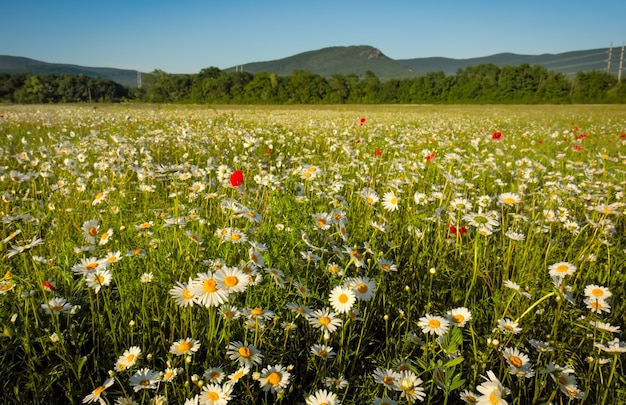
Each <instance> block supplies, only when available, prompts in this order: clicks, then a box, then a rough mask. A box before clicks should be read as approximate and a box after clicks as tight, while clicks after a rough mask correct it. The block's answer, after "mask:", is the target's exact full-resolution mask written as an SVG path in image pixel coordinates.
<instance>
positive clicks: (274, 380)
mask: <svg viewBox="0 0 626 405" xmlns="http://www.w3.org/2000/svg"><path fill="white" fill-rule="evenodd" d="M280 380H281V377H280V374H278V373H277V372H276V371H272V372H271V373H270V375H268V376H267V382H268V383H270V384H271V385H272V386H274V387H275V386H277V385H278V384H279V383H280Z"/></svg>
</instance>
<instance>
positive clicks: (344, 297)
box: [337, 294, 349, 304]
mask: <svg viewBox="0 0 626 405" xmlns="http://www.w3.org/2000/svg"><path fill="white" fill-rule="evenodd" d="M337 300H338V301H339V302H340V303H342V304H345V303H347V302H348V300H349V298H348V295H347V294H341V295H339V297H338V298H337Z"/></svg>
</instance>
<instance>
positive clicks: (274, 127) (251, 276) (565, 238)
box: [0, 106, 626, 404]
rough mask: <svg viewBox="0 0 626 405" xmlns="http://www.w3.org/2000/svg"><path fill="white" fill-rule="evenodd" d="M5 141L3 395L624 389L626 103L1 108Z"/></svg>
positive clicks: (320, 396) (434, 398)
mask: <svg viewBox="0 0 626 405" xmlns="http://www.w3.org/2000/svg"><path fill="white" fill-rule="evenodd" d="M362 118H365V120H363V119H362ZM497 132H499V133H500V134H501V136H498V135H497V134H496V133H497ZM0 137H1V139H2V140H3V143H2V146H1V147H0V184H1V185H2V186H1V190H2V192H1V194H2V202H1V203H0V218H1V224H0V237H1V238H2V239H3V241H2V247H1V248H2V251H1V252H0V253H1V254H2V255H3V258H2V261H1V262H0V276H3V275H4V277H3V279H2V281H0V323H1V324H2V327H3V336H2V338H1V339H2V342H1V343H2V351H0V365H1V366H2V369H3V370H4V371H5V373H4V378H3V379H2V383H1V389H0V398H1V399H2V403H7V404H11V403H15V404H17V403H20V404H23V403H33V404H40V403H81V402H101V403H116V404H124V403H141V404H148V403H170V404H181V403H221V404H223V403H227V402H228V403H235V404H270V403H272V404H273V403H284V404H292V403H304V402H305V401H307V403H309V404H316V403H317V404H320V403H322V402H324V401H325V402H327V403H333V401H334V403H339V402H341V403H343V404H364V403H372V402H373V403H388V404H392V403H416V402H423V403H428V404H452V403H462V402H463V401H465V402H470V403H471V402H472V401H478V400H480V401H487V402H481V403H505V402H504V401H506V402H507V403H513V404H528V403H537V404H543V403H570V402H575V403H594V404H595V403H603V404H604V403H606V404H609V403H619V402H620V401H624V400H626V392H625V390H624V389H623V388H621V387H622V386H623V384H624V383H625V382H626V380H625V378H624V371H625V370H624V365H623V362H622V356H621V353H623V352H624V351H626V347H625V346H626V343H624V342H623V341H622V340H621V339H622V334H623V330H622V329H623V326H624V320H625V319H624V313H625V312H624V310H625V304H624V302H623V301H622V299H621V298H622V296H623V294H624V285H625V281H626V277H625V275H624V273H623V269H624V267H625V266H626V259H625V252H626V241H625V240H624V237H623V235H624V231H625V230H626V229H625V222H624V217H623V215H624V213H625V212H626V209H625V207H626V203H625V201H624V193H623V188H624V184H625V182H626V175H625V169H624V168H625V167H626V165H625V164H626V151H625V148H626V109H624V107H621V106H611V107H604V106H594V107H572V106H568V107H559V106H552V107H542V106H536V107H514V106H513V107H495V106H493V107H490V106H483V107H468V108H460V107H445V108H442V107H436V108H435V107H428V106H424V107H409V106H398V107H393V108H391V107H380V106H372V107H367V108H365V107H358V108H357V107H354V108H348V107H345V106H344V107H340V108H339V107H338V108H337V109H332V108H324V109H321V108H320V109H309V108H302V107H300V108H281V109H269V108H259V107H257V108H231V109H221V108H218V109H212V108H201V107H169V106H110V107H100V106H99V107H97V108H95V107H94V108H91V107H83V106H37V107H32V106H31V107H19V106H10V107H6V106H5V107H3V109H2V110H1V111H0ZM236 170H239V171H241V173H242V174H243V183H242V184H240V185H237V183H234V184H233V183H232V182H231V176H232V175H233V173H234V172H235V171H236ZM392 197H395V199H393V198H392ZM228 271H230V272H231V273H229V274H234V276H233V277H235V278H236V279H237V281H238V283H239V287H241V288H240V289H239V291H233V290H231V291H226V289H227V288H228V287H229V285H230V283H231V282H232V281H233V280H234V279H229V280H228V281H227V280H226V279H225V278H224V277H226V276H225V274H226V272H228ZM242 274H243V276H242ZM213 277H214V278H213ZM220 277H221V278H220ZM207 280H216V282H215V283H213V287H212V286H211V282H212V281H207ZM176 287H179V288H178V290H175V288H176ZM231 287H232V286H231ZM366 290H367V291H366ZM182 291H185V294H186V295H185V296H186V297H188V298H189V299H188V300H185V299H184V297H183V298H181V294H182ZM203 293H204V294H206V296H203V295H202V294H203ZM371 293H373V294H371ZM211 294H216V295H211ZM331 294H339V295H341V294H344V296H343V298H342V299H344V298H345V299H346V300H347V299H351V300H354V303H353V304H352V305H350V304H349V303H348V304H347V305H346V306H344V307H341V306H339V304H338V301H337V300H339V298H337V299H336V300H335V301H333V299H331V298H330V296H331ZM339 295H336V296H337V297H339ZM177 296H178V299H177ZM209 296H210V297H211V298H209ZM348 301H349V300H348ZM183 302H187V305H183ZM64 303H65V306H63V304H64ZM342 311H345V312H342ZM322 318H323V319H322ZM332 319H336V321H335V322H336V323H338V325H337V328H336V330H332V328H331V329H330V330H329V329H326V328H325V327H324V326H325V325H326V324H327V322H326V321H327V320H332ZM614 339H617V340H614ZM242 345H243V346H244V347H248V349H247V350H248V352H246V350H245V349H242V351H239V352H238V350H237V349H238V348H239V347H241V346H242ZM236 353H239V356H240V355H241V354H242V353H243V354H244V356H243V357H244V358H243V359H241V360H237V359H236V357H237V356H238V355H237V354H236ZM253 353H256V354H258V355H259V357H255V356H252V355H251V354H253ZM131 354H132V355H131ZM246 359H247V360H246ZM255 359H256V360H257V361H253V360H255ZM321 390H327V391H326V392H324V391H321ZM212 395H215V396H214V397H213V396H212ZM211 401H213V402H211ZM489 401H491V402H489ZM498 401H500V402H498Z"/></svg>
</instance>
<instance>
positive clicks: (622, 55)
mask: <svg viewBox="0 0 626 405" xmlns="http://www.w3.org/2000/svg"><path fill="white" fill-rule="evenodd" d="M623 63H624V43H623V42H622V53H621V54H620V57H619V69H618V70H617V81H618V82H619V81H621V80H622V66H623Z"/></svg>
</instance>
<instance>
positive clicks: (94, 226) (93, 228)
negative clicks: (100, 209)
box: [81, 219, 100, 244]
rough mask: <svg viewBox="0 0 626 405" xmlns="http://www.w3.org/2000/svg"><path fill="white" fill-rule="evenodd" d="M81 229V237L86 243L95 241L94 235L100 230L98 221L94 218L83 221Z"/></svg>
mask: <svg viewBox="0 0 626 405" xmlns="http://www.w3.org/2000/svg"><path fill="white" fill-rule="evenodd" d="M81 229H82V231H83V237H84V238H85V240H86V241H87V243H91V244H94V243H96V236H97V235H98V231H99V230H100V225H99V224H98V221H96V220H95V219H91V220H89V221H85V222H83V225H82V227H81Z"/></svg>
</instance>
